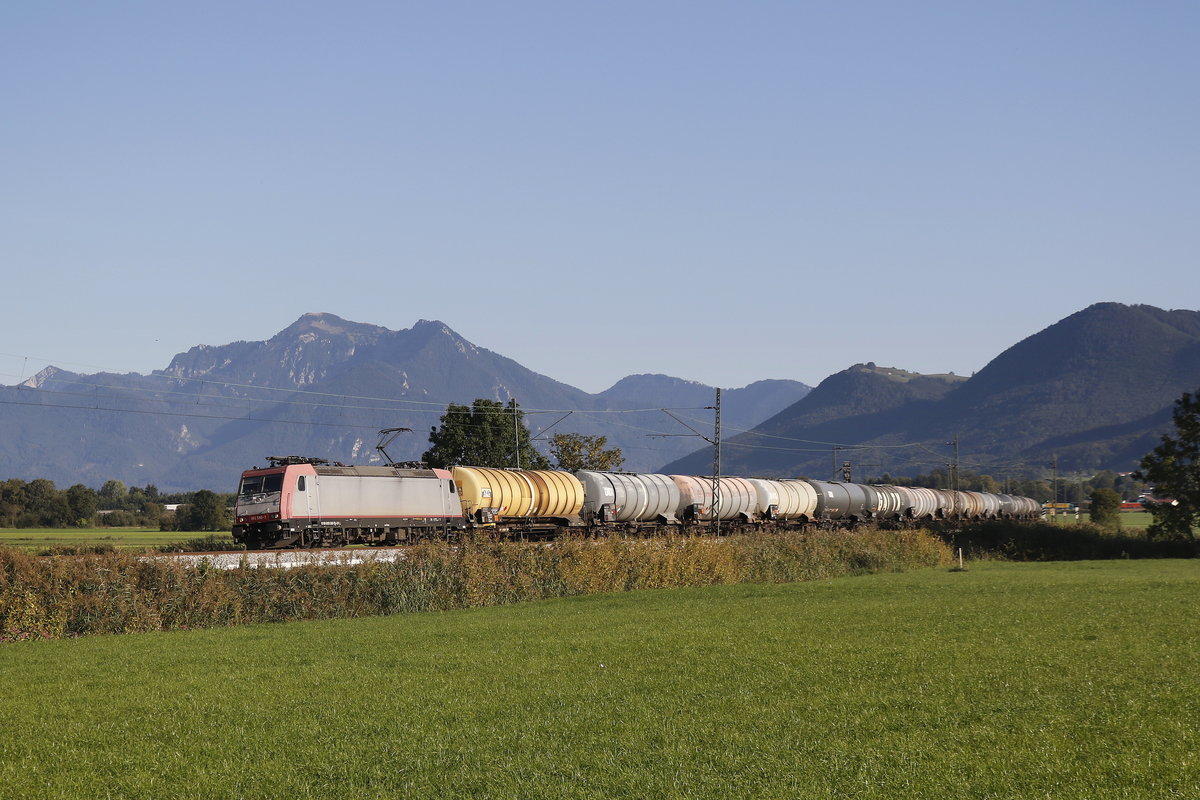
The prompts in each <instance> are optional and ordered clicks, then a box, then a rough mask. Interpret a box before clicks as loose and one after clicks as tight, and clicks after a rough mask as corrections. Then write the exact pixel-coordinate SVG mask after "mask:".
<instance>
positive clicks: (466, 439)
mask: <svg viewBox="0 0 1200 800" xmlns="http://www.w3.org/2000/svg"><path fill="white" fill-rule="evenodd" d="M1173 420H1174V424H1175V431H1174V434H1173V435H1172V434H1164V435H1163V437H1162V439H1161V443H1160V444H1159V445H1158V446H1157V447H1156V448H1155V449H1154V450H1153V451H1152V452H1150V453H1148V454H1146V456H1145V457H1143V458H1142V460H1141V464H1140V467H1141V468H1140V469H1139V470H1138V471H1137V472H1135V473H1133V474H1131V475H1118V474H1116V473H1115V472H1112V471H1111V470H1102V471H1101V472H1098V473H1096V474H1095V475H1093V476H1092V477H1090V478H1088V479H1086V480H1083V479H1064V480H1062V481H1055V482H1051V481H1047V480H1045V479H1015V480H1010V479H1005V480H1004V481H1003V482H1001V481H999V480H997V479H996V478H994V477H992V476H990V475H985V474H981V473H975V472H970V471H960V472H959V473H958V474H957V475H952V474H951V472H950V471H949V470H945V469H937V470H934V471H932V472H929V473H927V474H924V475H918V476H916V477H913V478H903V477H894V476H891V475H888V474H884V475H883V476H881V477H879V478H871V479H868V482H871V483H892V484H897V485H901V486H926V487H929V488H933V489H951V488H957V489H962V490H967V491H980V492H992V493H1004V494H1016V495H1022V496H1025V497H1032V498H1033V499H1035V500H1038V501H1039V502H1043V503H1045V502H1051V501H1053V502H1066V503H1079V504H1082V503H1085V502H1090V503H1091V504H1092V506H1093V509H1094V511H1095V512H1097V513H1098V514H1099V515H1100V517H1101V519H1109V520H1110V521H1116V520H1118V519H1119V518H1118V516H1117V515H1118V512H1119V510H1120V502H1121V499H1122V497H1136V496H1138V495H1139V494H1141V492H1142V491H1144V490H1145V489H1146V488H1148V487H1153V488H1154V489H1155V492H1156V495H1157V496H1158V497H1167V498H1170V502H1161V503H1154V504H1151V506H1150V508H1149V510H1150V512H1151V513H1152V514H1153V515H1154V520H1155V521H1154V524H1153V525H1151V527H1150V529H1149V533H1150V535H1152V536H1161V537H1164V538H1185V539H1190V538H1193V536H1194V533H1193V529H1194V528H1195V527H1196V526H1200V393H1197V394H1196V395H1192V394H1188V393H1185V394H1184V395H1183V396H1182V397H1181V398H1180V399H1179V400H1178V401H1177V402H1176V406H1175V410H1174V415H1173ZM440 422H441V425H440V426H434V427H432V428H431V429H430V431H429V444H430V447H429V449H428V450H426V451H425V452H424V453H423V454H422V456H421V459H422V461H423V462H424V463H425V464H426V465H427V466H429V467H440V468H446V467H450V466H454V465H458V464H469V465H471V466H477V467H493V468H499V469H503V468H509V467H521V468H524V469H549V468H551V467H552V466H553V467H554V468H556V469H563V470H568V471H576V470H581V469H592V470H602V471H615V470H618V469H620V467H621V465H622V464H623V463H624V460H625V459H624V456H623V455H622V453H621V450H620V449H619V448H608V447H606V445H607V439H606V438H605V437H604V436H585V435H582V434H575V433H560V434H555V435H554V436H553V437H551V439H550V440H549V442H550V445H549V450H550V458H547V456H545V455H543V454H542V453H541V452H539V451H538V450H537V449H536V447H535V446H534V442H533V436H532V435H531V434H530V432H529V429H528V427H526V425H525V421H524V413H523V412H522V411H521V409H520V406H518V405H517V402H516V401H515V400H510V401H509V402H508V403H507V404H503V403H499V402H497V401H494V400H486V399H482V398H480V399H477V400H475V401H474V403H472V404H471V405H470V406H466V405H458V404H455V403H451V404H450V405H449V406H448V407H447V409H446V413H445V414H443V415H442V416H441V419H440ZM551 458H552V459H553V462H551ZM234 500H235V497H234V495H232V494H218V493H215V492H211V491H208V490H207V489H202V490H200V491H198V492H183V493H177V494H161V493H160V492H159V491H158V489H157V487H155V486H154V485H153V484H149V485H147V486H145V487H136V486H133V487H126V486H125V484H123V483H122V482H121V481H117V480H110V481H106V482H105V483H104V485H103V486H101V487H100V489H99V490H98V491H97V490H94V489H91V488H90V487H88V486H85V485H83V484H78V483H77V484H75V485H74V486H71V487H70V488H68V489H63V490H59V489H58V488H57V487H55V485H54V482H53V481H50V480H46V479H44V478H38V479H36V480H32V481H29V482H28V483H26V482H25V481H23V480H21V479H19V478H10V479H9V480H7V481H4V482H3V483H0V527H8V528H14V527H19V528H38V527H69V526H77V527H91V526H93V525H96V524H100V525H113V526H116V525H120V526H126V525H140V526H146V525H156V524H157V525H158V526H159V527H161V528H162V529H163V530H186V531H223V530H228V529H229V527H230V525H231V524H232V520H231V519H230V508H232V506H233V503H234ZM174 503H179V504H181V505H180V506H179V508H178V509H177V511H176V512H174V513H173V514H171V513H168V512H167V510H166V506H167V505H169V504H174ZM101 512H105V513H101ZM1093 516H1094V517H1095V514H1094V515H1093Z"/></svg>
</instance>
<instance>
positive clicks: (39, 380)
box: [17, 365, 63, 389]
mask: <svg viewBox="0 0 1200 800" xmlns="http://www.w3.org/2000/svg"><path fill="white" fill-rule="evenodd" d="M60 372H63V370H61V369H59V368H58V367H55V366H53V365H52V366H49V367H46V368H45V369H43V370H42V371H41V372H39V373H38V374H36V375H34V376H33V377H32V378H27V379H26V380H24V381H22V382H21V383H19V384H17V385H18V386H21V387H23V388H25V389H40V388H42V386H44V385H45V383H46V381H48V380H50V379H51V378H53V377H54V376H55V375H57V374H58V373H60Z"/></svg>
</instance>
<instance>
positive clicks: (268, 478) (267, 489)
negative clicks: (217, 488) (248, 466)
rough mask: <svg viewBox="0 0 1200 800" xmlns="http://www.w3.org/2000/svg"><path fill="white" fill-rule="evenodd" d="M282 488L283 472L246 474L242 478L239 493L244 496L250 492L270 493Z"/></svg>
mask: <svg viewBox="0 0 1200 800" xmlns="http://www.w3.org/2000/svg"><path fill="white" fill-rule="evenodd" d="M282 489H283V473H282V472H276V473H273V474H271V475H247V476H246V477H244V478H242V490H241V491H240V492H238V494H239V495H241V496H243V497H245V496H246V495H251V494H270V493H271V492H278V491H280V490H282Z"/></svg>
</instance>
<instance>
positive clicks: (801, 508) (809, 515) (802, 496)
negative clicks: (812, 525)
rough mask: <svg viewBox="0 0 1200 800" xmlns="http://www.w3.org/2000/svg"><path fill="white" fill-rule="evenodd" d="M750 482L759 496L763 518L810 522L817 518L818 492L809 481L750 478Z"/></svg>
mask: <svg viewBox="0 0 1200 800" xmlns="http://www.w3.org/2000/svg"><path fill="white" fill-rule="evenodd" d="M748 483H749V484H750V485H751V486H753V487H754V491H755V493H756V494H757V496H758V508H757V511H758V516H759V517H760V518H761V519H765V520H783V521H785V522H786V521H789V520H799V521H801V522H809V521H811V520H813V519H815V518H816V514H817V492H816V490H815V489H813V487H812V484H810V483H808V481H801V480H769V479H764V478H750V479H748Z"/></svg>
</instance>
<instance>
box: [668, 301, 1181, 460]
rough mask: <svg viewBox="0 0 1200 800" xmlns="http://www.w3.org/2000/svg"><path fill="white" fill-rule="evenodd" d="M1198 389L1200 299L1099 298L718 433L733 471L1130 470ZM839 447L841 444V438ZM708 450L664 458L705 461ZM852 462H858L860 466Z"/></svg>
mask: <svg viewBox="0 0 1200 800" xmlns="http://www.w3.org/2000/svg"><path fill="white" fill-rule="evenodd" d="M1198 389H1200V312H1196V311H1187V310H1176V311H1165V310H1163V309H1159V308H1154V307H1151V306H1128V305H1122V304H1119V303H1098V304H1096V305H1093V306H1089V307H1088V308H1086V309H1084V310H1082V311H1079V312H1077V313H1075V314H1072V315H1070V316H1068V317H1066V318H1065V319H1063V320H1061V321H1059V322H1057V323H1055V324H1054V325H1051V326H1050V327H1048V328H1046V329H1045V330H1043V331H1040V332H1039V333H1036V334H1034V335H1032V336H1030V337H1028V338H1027V339H1024V340H1022V341H1021V342H1018V343H1017V344H1015V345H1013V346H1012V347H1010V348H1008V349H1007V350H1005V351H1004V352H1003V353H1001V354H1000V355H998V356H996V358H994V359H993V360H992V361H991V362H990V363H988V364H987V365H986V366H985V367H984V368H983V369H981V370H979V371H978V372H977V373H976V374H975V375H972V376H971V377H970V378H961V377H955V376H952V375H942V376H922V375H915V374H912V373H908V372H905V371H903V370H900V369H892V368H886V367H878V366H876V365H875V364H858V365H855V366H853V367H850V368H849V369H847V370H844V371H842V372H839V373H837V374H835V375H831V376H829V377H828V378H826V379H825V380H824V381H822V382H821V383H820V384H819V385H818V386H817V387H816V388H815V389H813V391H812V392H810V393H809V394H808V395H807V396H805V397H804V398H803V399H801V400H800V401H798V402H797V403H795V404H794V405H792V406H790V407H788V408H786V409H784V410H783V411H781V412H780V413H779V414H776V415H775V416H773V417H772V418H770V419H768V420H766V421H764V422H763V423H762V424H760V425H758V426H755V427H754V428H753V429H752V430H750V431H746V432H743V433H740V434H737V435H734V436H730V437H728V438H726V439H725V441H724V442H723V451H724V452H723V455H722V472H723V473H726V474H731V475H739V474H756V475H768V476H770V475H778V476H783V475H808V476H812V477H818V478H827V477H830V476H831V475H832V474H840V473H841V467H842V464H843V462H845V461H850V462H851V464H852V467H851V468H852V471H853V474H856V475H857V476H859V477H865V476H867V475H873V476H878V475H882V474H883V473H885V472H890V473H891V474H893V475H911V474H914V473H918V472H923V471H929V470H930V469H936V468H945V467H947V466H949V465H950V464H952V463H955V462H954V458H955V455H954V453H955V449H956V448H957V451H958V462H957V463H958V464H959V467H960V469H963V470H971V471H975V472H982V473H986V474H991V475H993V476H995V477H1000V476H1003V475H1014V476H1016V475H1031V474H1034V473H1042V474H1048V473H1049V470H1050V469H1051V467H1050V465H1051V464H1056V465H1057V468H1058V470H1059V472H1060V473H1063V474H1065V473H1074V472H1091V471H1095V470H1096V469H1100V468H1107V469H1113V470H1116V471H1129V470H1133V469H1135V468H1136V467H1137V462H1138V460H1139V459H1140V458H1141V456H1143V455H1144V454H1145V453H1147V452H1148V451H1149V450H1150V449H1151V448H1153V447H1154V445H1155V444H1156V443H1157V441H1158V437H1159V436H1160V435H1161V434H1162V433H1165V432H1166V431H1168V430H1169V429H1170V427H1171V409H1172V406H1173V405H1174V403H1175V401H1176V400H1177V399H1178V398H1179V397H1180V395H1182V394H1183V393H1184V392H1195V391H1197V390H1198ZM835 448H836V449H835ZM711 462H712V455H711V451H710V450H708V449H706V450H701V451H699V452H696V453H693V454H692V455H690V456H688V457H686V458H683V459H679V460H677V461H674V462H671V463H669V464H667V465H666V466H665V467H664V470H665V471H667V472H680V473H684V474H689V473H691V472H695V471H697V470H705V469H707V470H711V467H707V466H706V465H708V464H711ZM855 465H857V468H856V467H855Z"/></svg>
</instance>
